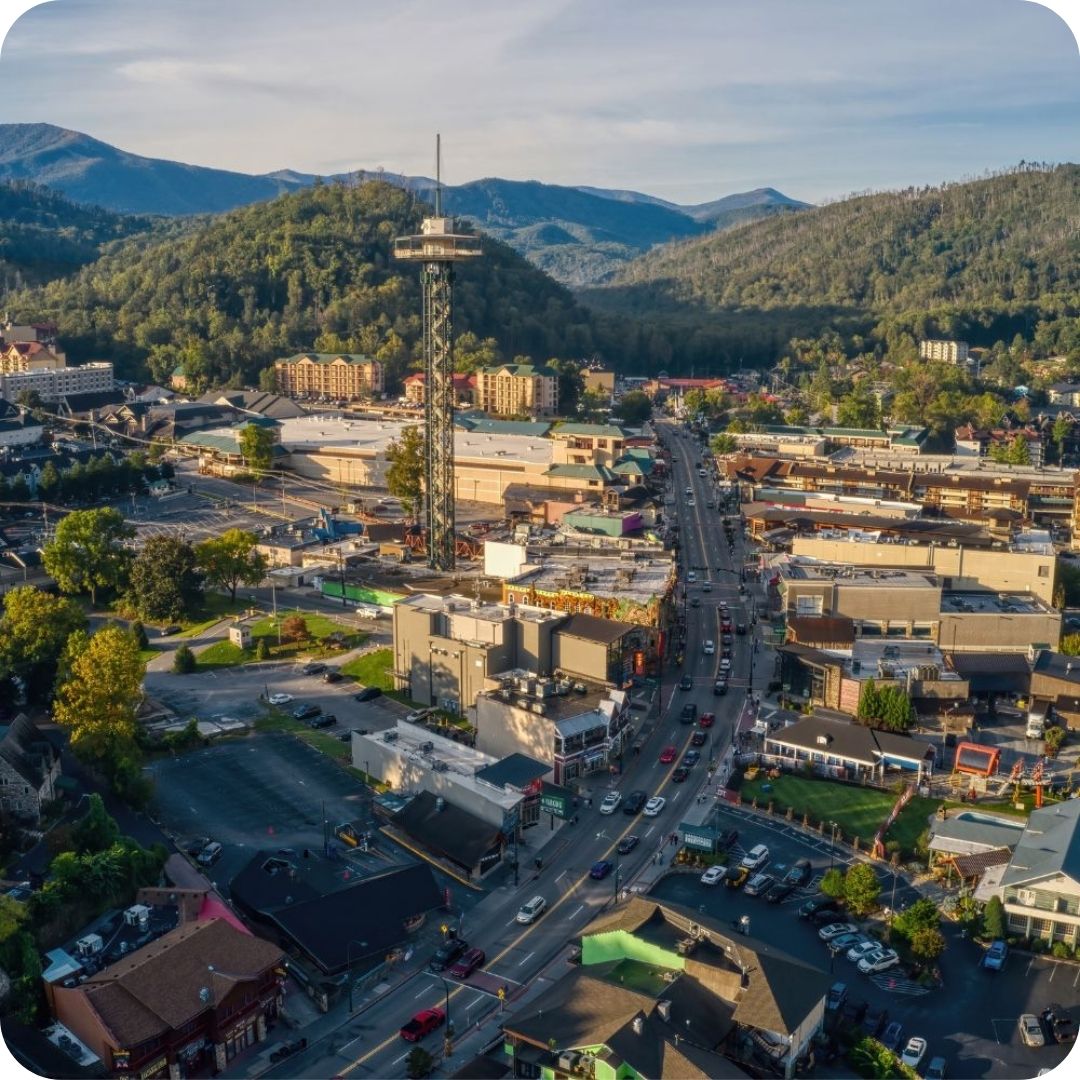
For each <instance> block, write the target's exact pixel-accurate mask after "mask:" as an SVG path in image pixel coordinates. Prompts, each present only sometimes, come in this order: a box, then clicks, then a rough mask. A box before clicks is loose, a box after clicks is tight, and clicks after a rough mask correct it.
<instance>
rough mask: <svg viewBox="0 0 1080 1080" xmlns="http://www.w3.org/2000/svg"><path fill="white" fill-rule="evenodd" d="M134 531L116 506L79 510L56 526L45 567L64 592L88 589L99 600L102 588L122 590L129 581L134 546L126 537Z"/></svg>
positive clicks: (49, 544)
mask: <svg viewBox="0 0 1080 1080" xmlns="http://www.w3.org/2000/svg"><path fill="white" fill-rule="evenodd" d="M134 535H135V530H134V529H133V528H132V527H131V526H130V525H128V524H127V522H125V521H124V518H123V515H122V514H121V513H120V512H119V511H118V510H114V509H113V508H112V507H104V508H102V509H100V510H75V511H73V512H72V513H70V514H68V516H67V517H66V518H64V519H63V521H61V522H60V524H59V525H57V526H56V533H55V535H54V537H53V539H52V540H51V541H50V542H49V543H48V544H46V545H45V549H44V562H45V569H46V571H47V572H48V573H49V574H50V575H51V576H52V577H53V579H54V580H55V581H56V584H57V585H58V586H59V587H60V590H61V592H66V593H82V592H88V593H89V594H90V602H91V603H93V604H96V603H97V591H98V589H109V590H111V591H112V592H119V591H120V590H121V589H123V587H124V585H125V584H126V583H127V578H128V572H129V569H130V567H131V550H130V549H129V548H128V546H127V544H126V541H128V540H130V539H131V538H132V537H134Z"/></svg>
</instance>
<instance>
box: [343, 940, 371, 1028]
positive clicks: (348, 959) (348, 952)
mask: <svg viewBox="0 0 1080 1080" xmlns="http://www.w3.org/2000/svg"><path fill="white" fill-rule="evenodd" d="M354 945H359V946H360V948H361V949H366V948H367V947H368V943H367V942H366V941H358V940H357V939H356V938H352V939H350V941H349V943H348V945H347V946H346V947H345V963H346V966H347V967H348V971H349V1015H350V1016H352V1011H353V990H354V989H355V988H356V980H355V979H354V978H353V954H352V947H353V946H354Z"/></svg>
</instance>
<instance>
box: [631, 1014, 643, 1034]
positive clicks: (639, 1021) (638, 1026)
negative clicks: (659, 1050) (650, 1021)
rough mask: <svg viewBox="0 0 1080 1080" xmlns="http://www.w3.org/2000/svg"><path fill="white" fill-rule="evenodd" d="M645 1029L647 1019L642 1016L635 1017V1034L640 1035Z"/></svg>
mask: <svg viewBox="0 0 1080 1080" xmlns="http://www.w3.org/2000/svg"><path fill="white" fill-rule="evenodd" d="M644 1030H645V1021H644V1019H643V1018H642V1017H640V1016H635V1017H634V1034H635V1035H640V1034H641V1033H642V1032H643V1031H644Z"/></svg>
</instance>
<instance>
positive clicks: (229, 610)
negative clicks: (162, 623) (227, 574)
mask: <svg viewBox="0 0 1080 1080" xmlns="http://www.w3.org/2000/svg"><path fill="white" fill-rule="evenodd" d="M250 606H251V605H250V604H248V603H246V602H244V601H242V600H235V601H233V600H230V599H229V598H228V597H227V596H223V595H222V594H221V593H207V594H206V595H205V596H204V597H203V602H202V604H200V605H199V610H198V611H196V612H194V613H193V614H192V616H191V618H190V619H185V620H183V621H182V622H181V623H179V624H178V625H180V626H183V628H184V629H183V631H182V632H181V633H179V634H177V635H176V636H177V637H185V638H190V637H198V636H199V635H200V634H202V633H204V632H205V631H207V630H209V629H210V627H211V626H213V625H214V624H215V623H218V622H221V620H222V619H224V618H225V617H226V616H227V615H239V614H240V613H241V612H243V611H247V609H248V608H249V607H250Z"/></svg>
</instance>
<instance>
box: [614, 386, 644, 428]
mask: <svg viewBox="0 0 1080 1080" xmlns="http://www.w3.org/2000/svg"><path fill="white" fill-rule="evenodd" d="M614 413H615V415H616V416H618V417H619V419H621V420H623V421H624V422H625V423H627V424H629V425H630V426H631V427H640V426H641V425H642V424H644V423H645V421H646V420H648V419H649V417H650V416H652V399H651V398H650V397H649V395H648V394H646V393H644V392H643V391H641V390H631V391H629V392H628V393H626V394H623V396H622V397H621V398H619V400H618V401H617V402H616V403H615V409H614Z"/></svg>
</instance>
